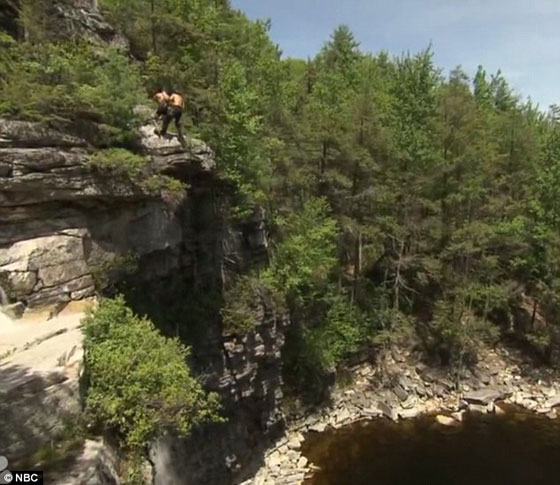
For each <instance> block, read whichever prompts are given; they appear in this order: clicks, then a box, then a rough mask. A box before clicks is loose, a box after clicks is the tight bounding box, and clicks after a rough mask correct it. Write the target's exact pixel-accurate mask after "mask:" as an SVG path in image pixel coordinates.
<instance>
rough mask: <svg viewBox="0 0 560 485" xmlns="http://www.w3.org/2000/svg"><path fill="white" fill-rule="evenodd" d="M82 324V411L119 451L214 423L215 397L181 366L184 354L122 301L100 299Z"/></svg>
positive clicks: (184, 363) (184, 350)
mask: <svg viewBox="0 0 560 485" xmlns="http://www.w3.org/2000/svg"><path fill="white" fill-rule="evenodd" d="M83 323H84V333H85V342H84V343H85V370H86V384H87V394H86V411H87V413H88V415H89V416H90V417H91V418H92V420H93V421H94V423H95V424H96V425H98V426H102V427H103V428H104V429H106V430H110V431H112V432H114V433H116V434H117V436H118V437H119V439H120V440H121V443H122V444H123V446H124V447H125V448H127V449H129V450H138V449H141V448H142V447H144V446H145V445H146V444H147V443H148V442H149V441H150V440H152V439H154V438H156V437H157V436H158V435H161V434H162V433H164V432H166V431H167V430H170V429H173V430H175V431H177V432H179V433H181V434H184V435H186V434H188V433H189V432H190V430H191V429H192V427H193V426H195V425H197V424H199V423H202V422H207V421H216V420H219V419H220V418H219V416H218V414H217V411H218V401H217V396H216V395H214V394H211V393H210V394H209V393H207V392H205V391H204V389H203V388H202V386H201V385H200V383H199V382H198V381H197V380H196V379H195V378H194V377H193V376H192V374H191V371H190V369H189V366H188V365H187V359H188V357H189V349H188V348H187V347H185V346H184V345H182V344H181V343H180V342H179V341H178V340H177V339H169V338H166V337H163V336H162V335H160V333H159V332H158V331H157V330H156V329H155V327H154V325H153V324H152V322H150V321H149V320H148V319H146V318H140V317H138V316H136V315H134V313H133V312H132V310H130V309H129V308H128V307H127V306H126V305H125V302H124V298H123V297H121V296H119V297H117V298H115V299H113V300H110V299H106V300H102V301H101V303H100V305H99V307H98V308H97V309H95V310H93V311H91V312H90V313H89V314H88V315H87V316H86V318H85V319H84V322H83Z"/></svg>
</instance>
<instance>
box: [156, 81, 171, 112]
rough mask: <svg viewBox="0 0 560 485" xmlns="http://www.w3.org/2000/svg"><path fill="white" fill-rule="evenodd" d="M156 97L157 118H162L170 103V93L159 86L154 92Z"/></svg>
mask: <svg viewBox="0 0 560 485" xmlns="http://www.w3.org/2000/svg"><path fill="white" fill-rule="evenodd" d="M154 99H155V101H156V103H157V105H158V106H157V109H156V116H155V118H156V119H159V118H162V117H164V116H165V115H166V114H167V107H168V104H169V94H167V92H166V91H165V90H164V89H163V88H159V89H158V90H157V91H156V94H154Z"/></svg>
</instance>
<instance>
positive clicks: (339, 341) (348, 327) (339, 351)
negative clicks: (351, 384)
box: [306, 295, 370, 371]
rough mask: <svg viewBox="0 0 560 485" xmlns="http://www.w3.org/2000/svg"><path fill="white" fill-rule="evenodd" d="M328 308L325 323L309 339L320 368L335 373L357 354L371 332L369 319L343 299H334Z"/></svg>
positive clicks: (335, 297) (331, 299) (309, 331)
mask: <svg viewBox="0 0 560 485" xmlns="http://www.w3.org/2000/svg"><path fill="white" fill-rule="evenodd" d="M329 305H330V308H329V310H328V311H327V315H326V318H325V321H324V323H323V324H322V325H320V326H319V327H317V328H313V329H311V330H308V331H307V335H306V340H307V341H308V342H309V345H310V346H314V347H315V351H314V353H315V355H316V356H317V358H318V361H319V367H320V368H321V369H323V370H325V371H326V370H330V369H335V368H336V367H337V366H338V365H339V364H340V363H342V362H343V360H344V358H345V357H348V356H350V355H352V354H353V353H355V352H357V351H358V350H359V349H360V347H361V346H362V345H364V344H365V343H366V342H367V336H368V334H369V331H370V328H369V324H368V323H369V322H368V319H367V317H366V315H364V314H363V313H362V312H360V310H359V309H358V308H357V307H355V306H352V305H351V304H350V303H349V302H348V300H347V299H346V298H344V297H343V296H341V295H333V296H332V297H331V298H330V301H329Z"/></svg>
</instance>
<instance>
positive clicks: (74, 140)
mask: <svg viewBox="0 0 560 485" xmlns="http://www.w3.org/2000/svg"><path fill="white" fill-rule="evenodd" d="M145 139H146V143H149V137H146V138H145ZM160 149H161V150H162V151H160V152H155V153H154V162H153V164H154V167H157V168H156V169H155V170H156V171H157V172H159V173H169V172H177V171H181V170H183V169H184V171H185V174H188V173H189V170H188V169H187V168H186V167H187V166H189V167H190V166H193V167H195V166H196V168H195V169H194V171H195V172H197V174H196V175H194V176H195V177H196V176H198V175H203V174H204V175H208V176H209V177H211V173H212V171H213V167H214V162H213V160H212V153H211V151H210V150H209V149H208V148H207V147H206V146H204V145H199V146H198V147H196V148H193V149H192V150H191V151H189V152H184V151H183V150H182V149H181V147H180V145H179V144H178V142H175V143H173V142H167V143H162V146H161V147H160ZM179 152H180V155H181V156H180V157H179V160H178V159H177V155H178V153H179ZM90 153H91V150H90V149H89V148H88V145H87V142H86V141H85V140H83V139H81V138H78V137H74V136H71V135H68V134H65V133H63V132H61V131H57V130H54V129H51V128H47V127H45V126H43V125H41V124H37V123H25V122H17V121H6V120H0V221H1V222H0V281H1V282H2V286H3V288H4V290H5V291H6V293H7V294H8V297H9V298H10V299H12V300H15V301H20V302H22V303H24V304H25V305H26V306H28V307H37V306H44V305H48V304H53V303H64V302H68V301H71V300H80V299H82V298H84V297H88V296H91V295H92V294H93V293H94V290H95V288H94V277H95V273H96V271H97V272H100V271H105V272H107V271H109V269H110V268H111V265H112V263H114V264H113V266H115V265H117V263H118V261H119V258H121V259H122V258H123V257H125V256H127V255H134V257H135V258H141V259H142V258H144V259H146V260H148V259H155V260H156V261H154V264H153V265H152V267H151V268H150V270H151V271H154V272H155V273H156V275H157V274H161V273H169V272H170V271H172V270H174V269H177V268H178V267H179V265H180V257H181V255H180V246H181V244H182V242H183V239H184V235H183V230H184V229H185V228H182V227H181V221H180V219H179V218H178V217H177V213H176V212H175V211H174V210H173V209H172V208H170V207H169V206H168V205H167V204H166V203H165V202H164V201H162V200H161V199H159V198H157V197H155V196H153V195H151V194H150V193H148V192H146V191H144V190H142V189H141V188H140V187H139V186H137V185H135V184H132V183H129V182H127V181H126V180H119V179H116V178H114V177H112V176H108V175H107V174H101V173H98V172H96V171H95V170H93V169H92V168H91V167H89V166H88V164H87V160H88V157H89V156H90ZM149 276H150V277H152V276H155V275H154V274H153V273H150V275H149Z"/></svg>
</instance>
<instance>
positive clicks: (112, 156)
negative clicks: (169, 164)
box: [88, 148, 148, 181]
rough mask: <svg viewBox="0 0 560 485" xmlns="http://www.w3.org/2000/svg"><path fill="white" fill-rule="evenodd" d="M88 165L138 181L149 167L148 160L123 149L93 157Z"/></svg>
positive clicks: (101, 152)
mask: <svg viewBox="0 0 560 485" xmlns="http://www.w3.org/2000/svg"><path fill="white" fill-rule="evenodd" d="M88 164H89V165H90V166H91V167H93V168H95V169H97V170H99V171H101V172H106V173H107V172H108V173H110V174H112V175H116V176H124V177H126V178H127V179H130V180H132V181H138V180H139V179H140V178H141V177H142V175H143V173H144V170H145V169H146V166H147V165H148V158H146V157H143V156H141V155H136V154H135V153H132V152H131V151H129V150H125V149H123V148H109V149H107V150H100V151H98V152H96V153H95V154H94V155H92V156H91V157H90V158H89V160H88Z"/></svg>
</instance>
